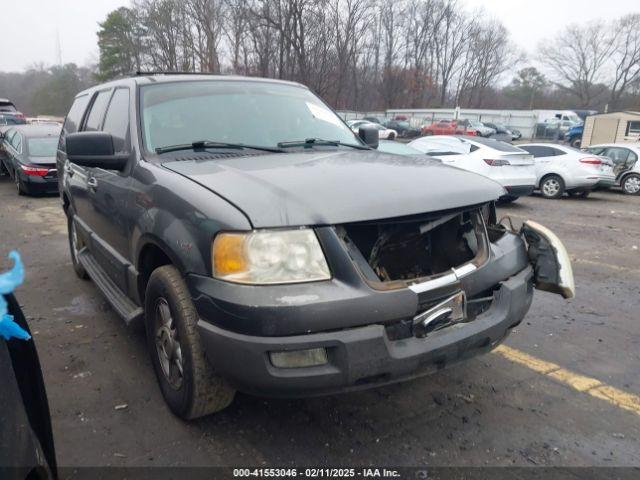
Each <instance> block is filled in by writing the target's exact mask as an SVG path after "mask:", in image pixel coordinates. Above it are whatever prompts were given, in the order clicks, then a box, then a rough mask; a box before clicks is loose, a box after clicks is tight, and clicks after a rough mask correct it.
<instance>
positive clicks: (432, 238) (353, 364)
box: [57, 74, 573, 419]
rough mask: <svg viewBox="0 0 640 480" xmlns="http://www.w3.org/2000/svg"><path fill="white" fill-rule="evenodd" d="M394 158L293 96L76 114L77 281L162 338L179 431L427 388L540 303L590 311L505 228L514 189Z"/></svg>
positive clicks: (279, 92)
mask: <svg viewBox="0 0 640 480" xmlns="http://www.w3.org/2000/svg"><path fill="white" fill-rule="evenodd" d="M377 142H378V133H377V131H376V130H367V129H362V130H360V131H359V132H358V134H357V135H356V134H354V133H353V132H352V131H351V130H350V129H349V127H348V126H347V125H346V124H345V123H344V122H343V121H342V120H341V119H340V118H339V117H338V116H337V115H336V114H335V113H334V112H333V111H332V110H331V109H330V108H329V107H328V106H327V105H326V104H325V103H324V102H323V101H322V100H320V99H319V98H318V97H316V96H315V95H314V94H313V93H311V91H309V90H308V89H307V88H305V87H304V86H302V85H299V84H296V83H290V82H284V81H276V80H268V79H255V78H242V77H216V76H204V75H169V74H165V75H149V76H144V75H141V76H137V77H133V78H127V79H122V80H118V81H115V82H112V83H108V84H104V85H100V86H97V87H94V88H92V89H89V90H86V91H84V92H82V93H80V94H79V95H78V96H77V97H76V99H75V102H74V103H73V106H72V107H71V111H70V112H69V115H68V116H67V118H66V121H65V123H64V127H63V132H62V134H61V136H60V142H59V151H58V157H57V161H58V167H59V171H60V172H62V174H61V175H60V182H61V188H60V192H61V197H62V201H63V206H64V211H65V212H66V215H67V218H68V228H69V243H70V250H71V259H72V262H73V267H74V269H75V272H76V273H77V274H78V275H79V276H80V277H81V278H88V277H89V278H91V279H92V280H93V282H94V283H95V285H96V286H97V287H98V288H99V289H100V290H101V291H102V293H103V294H104V295H105V297H106V298H107V299H108V301H109V302H110V303H111V305H112V306H113V309H114V310H115V311H116V312H117V313H118V314H119V315H120V316H122V317H123V319H124V320H125V321H126V322H127V323H128V324H135V323H141V324H142V323H143V324H144V325H145V327H146V337H147V342H148V347H149V350H150V353H151V358H152V362H153V367H154V370H155V374H156V376H157V379H158V382H159V385H160V389H161V391H162V394H163V396H164V398H165V400H166V402H167V404H168V405H169V407H170V408H171V410H172V411H173V412H174V413H175V414H176V415H178V416H180V417H182V418H185V419H190V418H195V417H198V416H201V415H205V414H208V413H211V412H215V411H218V410H221V409H223V408H225V407H226V406H227V405H229V403H230V402H231V401H232V399H233V396H234V392H235V391H236V390H241V391H244V392H249V393H253V394H257V395H264V396H281V397H299V396H311V395H320V394H330V393H336V392H342V391H348V390H353V389H360V388H366V387H372V386H377V385H382V384H387V383H391V382H395V381H399V380H406V379H410V378H414V377H417V376H420V375H423V374H426V373H429V372H432V371H435V370H439V369H441V368H444V367H447V366H449V365H451V364H453V363H454V362H456V361H459V360H462V359H466V358H469V357H471V356H473V355H475V354H478V353H481V352H486V351H489V350H491V349H492V348H494V347H495V346H496V345H498V344H499V343H500V342H501V341H502V340H504V338H505V337H506V336H507V334H508V333H509V331H510V329H512V328H513V327H515V326H516V325H518V324H519V323H520V321H521V320H522V318H523V317H524V315H525V314H526V312H527V310H528V309H529V306H530V304H531V300H532V295H533V288H534V286H536V287H538V288H540V289H544V290H548V291H553V292H557V293H560V294H561V295H563V296H564V297H571V296H572V295H573V276H572V273H571V265H570V263H569V259H568V257H567V254H566V251H565V249H564V247H563V246H562V244H561V243H560V241H559V240H558V239H557V238H556V237H555V236H554V235H553V233H551V232H550V231H548V230H547V229H545V228H544V227H542V226H539V225H537V224H535V223H533V222H527V223H525V224H524V226H523V227H522V229H520V230H518V231H514V230H513V229H512V228H507V227H505V226H503V225H501V224H499V223H497V222H496V216H495V209H494V203H493V202H494V200H495V199H497V198H499V197H500V196H502V195H504V194H505V191H504V189H503V188H502V187H501V186H500V185H499V184H498V183H496V182H494V181H492V180H490V179H488V178H485V177H482V176H480V175H477V174H475V173H472V172H468V171H463V170H459V169H457V168H452V167H448V166H444V165H442V164H441V163H440V162H438V161H434V160H431V159H429V158H428V157H422V158H418V157H402V156H396V155H391V154H384V153H381V152H377V151H376V149H375V147H376V145H377Z"/></svg>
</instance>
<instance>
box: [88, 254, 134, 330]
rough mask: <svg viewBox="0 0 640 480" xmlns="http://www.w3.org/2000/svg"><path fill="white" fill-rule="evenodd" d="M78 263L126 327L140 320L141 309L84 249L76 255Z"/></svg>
mask: <svg viewBox="0 0 640 480" xmlns="http://www.w3.org/2000/svg"><path fill="white" fill-rule="evenodd" d="M78 261H79V262H80V264H81V265H82V266H83V267H84V269H85V270H86V271H87V273H88V274H89V277H91V280H93V283H95V284H96V286H97V287H98V290H100V291H101V292H102V294H103V295H104V296H105V297H106V298H107V300H108V302H109V304H111V307H112V308H113V309H114V310H115V311H116V313H117V314H118V315H120V316H121V317H122V318H123V320H124V321H125V323H126V324H127V325H129V324H131V323H132V322H135V321H137V320H139V319H142V314H143V312H142V308H140V307H139V306H138V305H136V304H135V303H133V302H132V301H131V300H130V299H129V297H127V296H126V295H125V294H124V293H122V291H121V290H120V289H119V288H118V286H117V285H116V284H115V283H114V282H113V280H111V279H110V278H109V276H108V275H107V274H106V273H105V272H104V270H103V269H102V267H100V265H99V264H98V262H96V259H95V258H93V255H91V254H90V253H89V252H88V251H87V249H86V248H84V249H82V251H80V252H79V253H78Z"/></svg>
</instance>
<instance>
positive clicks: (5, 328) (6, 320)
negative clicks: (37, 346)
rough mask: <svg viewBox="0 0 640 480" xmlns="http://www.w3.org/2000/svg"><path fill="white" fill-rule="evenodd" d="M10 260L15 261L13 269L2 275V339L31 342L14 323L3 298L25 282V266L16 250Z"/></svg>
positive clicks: (0, 322)
mask: <svg viewBox="0 0 640 480" xmlns="http://www.w3.org/2000/svg"><path fill="white" fill-rule="evenodd" d="M9 258H10V259H11V260H13V268H12V269H11V270H9V271H8V272H6V273H3V274H0V337H2V338H4V339H5V340H9V339H11V338H18V339H20V340H29V339H30V338H31V335H29V334H28V333H27V332H26V330H24V329H23V328H22V327H21V326H20V325H18V324H17V323H16V322H14V321H13V316H12V315H9V314H8V313H7V302H6V301H5V299H4V297H3V295H7V294H9V293H11V292H13V290H14V289H15V288H16V287H17V286H18V285H20V284H21V283H22V282H23V281H24V266H23V265H22V261H21V260H20V254H19V253H18V252H16V251H15V250H14V251H13V252H11V253H9Z"/></svg>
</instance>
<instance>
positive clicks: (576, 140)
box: [569, 138, 582, 148]
mask: <svg viewBox="0 0 640 480" xmlns="http://www.w3.org/2000/svg"><path fill="white" fill-rule="evenodd" d="M569 145H571V146H572V147H573V148H580V145H582V139H581V138H574V139H573V140H571V142H570V143H569Z"/></svg>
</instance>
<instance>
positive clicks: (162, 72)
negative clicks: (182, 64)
mask: <svg viewBox="0 0 640 480" xmlns="http://www.w3.org/2000/svg"><path fill="white" fill-rule="evenodd" d="M134 75H135V76H136V77H142V76H148V75H221V74H216V73H213V72H176V71H173V70H138V71H136V72H135V73H134Z"/></svg>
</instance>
